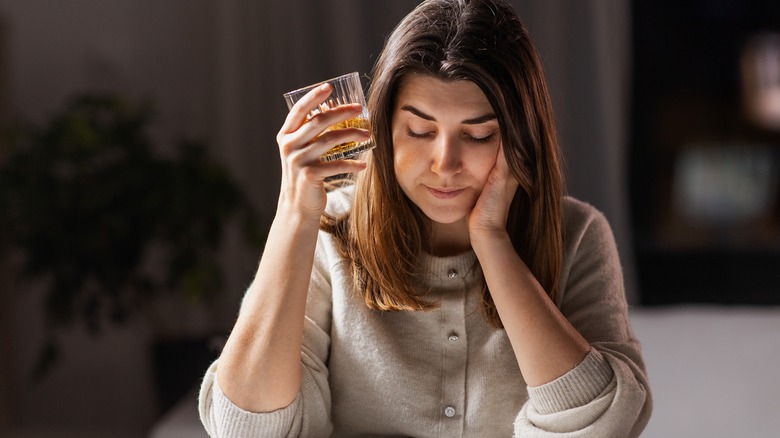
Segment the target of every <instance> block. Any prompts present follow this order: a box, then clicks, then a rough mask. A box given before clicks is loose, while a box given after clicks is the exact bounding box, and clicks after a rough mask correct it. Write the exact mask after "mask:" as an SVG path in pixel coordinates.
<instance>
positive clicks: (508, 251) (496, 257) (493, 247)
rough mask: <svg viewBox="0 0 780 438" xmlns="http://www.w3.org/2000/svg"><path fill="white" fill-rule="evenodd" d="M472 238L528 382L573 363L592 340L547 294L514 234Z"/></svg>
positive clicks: (539, 380)
mask: <svg viewBox="0 0 780 438" xmlns="http://www.w3.org/2000/svg"><path fill="white" fill-rule="evenodd" d="M472 237H473V238H472V245H473V248H474V251H475V253H476V254H477V258H478V259H479V261H480V265H481V266H482V271H483V272H484V274H485V280H486V281H487V285H488V288H489V289H490V294H491V296H492V297H493V301H494V302H495V305H496V309H497V310H498V314H499V316H500V317H501V321H502V323H503V324H504V328H505V329H506V332H507V336H508V337H509V340H510V342H511V344H512V348H513V350H514V353H515V356H516V357H517V362H518V365H519V367H520V371H521V372H522V374H523V377H524V379H525V381H526V383H528V384H529V385H531V386H539V385H542V384H544V383H547V382H550V381H552V380H555V379H556V378H558V377H560V376H562V375H564V374H565V373H567V372H568V371H570V370H571V369H572V368H574V367H575V366H576V365H577V364H578V363H579V362H580V361H582V359H583V358H584V357H585V356H586V355H587V353H588V351H589V350H590V345H589V344H588V342H587V341H586V340H585V338H583V337H582V335H580V333H579V332H577V330H576V329H575V328H574V327H572V325H571V324H570V323H569V321H567V320H566V318H565V317H564V316H563V314H561V312H560V311H559V310H558V308H557V307H556V306H555V303H553V302H552V300H551V299H550V298H549V297H548V295H547V293H546V292H545V290H544V289H543V288H542V286H541V285H540V284H539V282H538V281H537V280H536V278H535V277H534V275H533V274H532V273H531V271H530V270H529V269H528V266H527V265H526V264H525V262H523V260H522V259H521V258H520V256H519V255H518V254H517V252H516V251H515V250H514V248H513V247H512V243H511V241H510V239H509V236H508V235H507V234H506V233H501V232H493V233H485V234H484V235H480V236H472Z"/></svg>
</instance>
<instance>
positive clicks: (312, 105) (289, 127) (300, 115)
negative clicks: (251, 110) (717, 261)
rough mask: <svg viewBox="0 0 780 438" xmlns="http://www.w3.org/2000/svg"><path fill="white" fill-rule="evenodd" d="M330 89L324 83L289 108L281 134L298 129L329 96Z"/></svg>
mask: <svg viewBox="0 0 780 438" xmlns="http://www.w3.org/2000/svg"><path fill="white" fill-rule="evenodd" d="M331 91H332V87H331V86H330V84H328V83H324V84H322V85H320V86H319V87H315V88H313V89H312V90H311V91H309V92H308V93H306V94H305V95H304V96H303V97H302V98H301V99H300V100H298V101H297V102H295V104H294V105H293V106H292V108H290V112H289V113H288V114H287V118H286V119H285V120H284V124H283V125H282V129H281V131H280V132H282V133H290V132H293V131H295V130H296V129H298V128H299V127H300V126H301V125H303V123H304V122H306V119H307V118H308V116H309V113H310V112H312V111H313V110H314V109H316V108H317V107H318V106H319V104H321V103H322V102H324V101H325V99H327V98H328V96H330V93H331Z"/></svg>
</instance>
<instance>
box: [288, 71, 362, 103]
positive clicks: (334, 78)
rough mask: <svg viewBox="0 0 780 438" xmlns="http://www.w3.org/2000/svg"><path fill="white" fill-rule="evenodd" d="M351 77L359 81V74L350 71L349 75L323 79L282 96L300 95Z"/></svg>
mask: <svg viewBox="0 0 780 438" xmlns="http://www.w3.org/2000/svg"><path fill="white" fill-rule="evenodd" d="M351 76H357V79H358V81H360V72H357V71H352V72H349V73H344V74H343V75H339V76H335V77H332V78H330V79H325V80H324V81H319V82H315V83H313V84H311V85H306V86H304V87H301V88H298V89H295V90H292V91H288V92H286V93H284V94H283V95H282V96H284V97H288V96H292V95H293V94H296V93H300V92H302V91H308V90H311V89H312V88H314V87H317V86H319V85H322V84H324V83H326V82H334V81H340V80H343V79H346V78H348V77H351ZM360 86H361V87H362V86H363V84H362V82H361V84H360Z"/></svg>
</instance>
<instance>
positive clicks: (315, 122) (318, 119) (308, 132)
mask: <svg viewBox="0 0 780 438" xmlns="http://www.w3.org/2000/svg"><path fill="white" fill-rule="evenodd" d="M362 111H363V107H361V106H360V104H348V105H340V106H337V107H334V108H330V109H327V110H325V111H323V112H320V113H319V114H316V115H315V116H314V117H312V118H311V119H309V121H308V122H306V123H304V124H303V126H301V127H300V128H299V129H298V130H297V131H296V135H300V138H301V139H302V140H304V141H305V142H307V143H308V142H310V141H311V140H312V139H314V138H316V137H317V136H319V135H320V134H322V133H323V132H324V131H326V130H327V129H328V128H330V127H332V126H334V125H337V124H339V123H341V122H346V121H347V120H350V119H353V118H355V117H357V116H359V115H360V114H361V113H362Z"/></svg>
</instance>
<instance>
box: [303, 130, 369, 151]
mask: <svg viewBox="0 0 780 438" xmlns="http://www.w3.org/2000/svg"><path fill="white" fill-rule="evenodd" d="M370 137H371V133H370V132H369V131H368V130H365V129H359V128H344V129H336V130H333V131H328V132H326V133H324V134H322V135H321V136H319V137H318V138H317V139H316V140H314V141H312V142H311V143H310V144H308V145H307V146H306V153H307V154H312V155H313V156H316V157H317V159H319V157H320V156H321V155H322V154H324V153H325V152H327V151H329V150H330V149H332V148H334V147H336V146H338V145H341V144H344V143H349V142H364V141H367V140H368V139H369V138H370Z"/></svg>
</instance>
